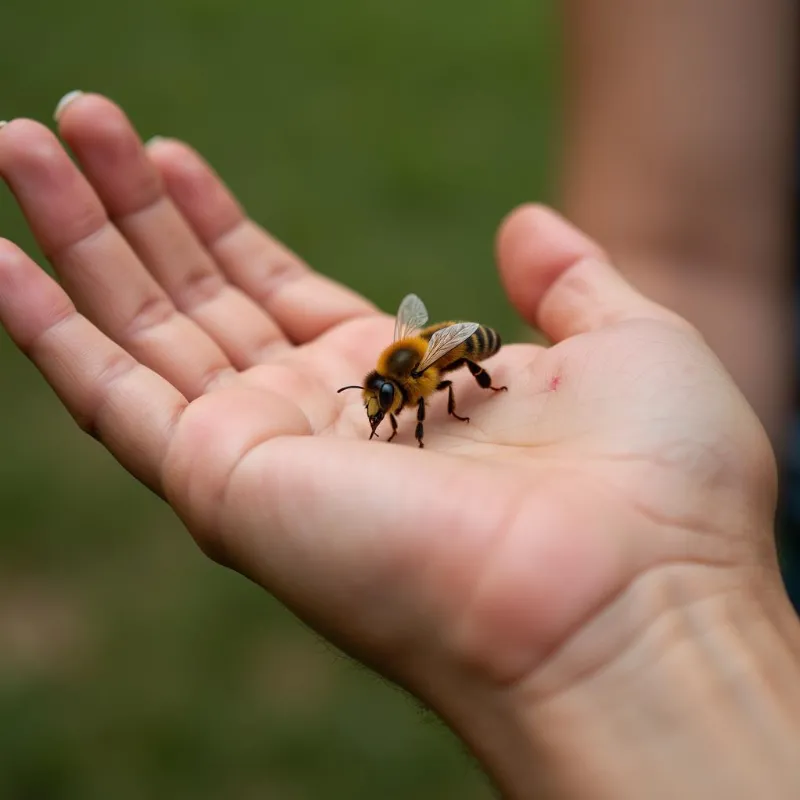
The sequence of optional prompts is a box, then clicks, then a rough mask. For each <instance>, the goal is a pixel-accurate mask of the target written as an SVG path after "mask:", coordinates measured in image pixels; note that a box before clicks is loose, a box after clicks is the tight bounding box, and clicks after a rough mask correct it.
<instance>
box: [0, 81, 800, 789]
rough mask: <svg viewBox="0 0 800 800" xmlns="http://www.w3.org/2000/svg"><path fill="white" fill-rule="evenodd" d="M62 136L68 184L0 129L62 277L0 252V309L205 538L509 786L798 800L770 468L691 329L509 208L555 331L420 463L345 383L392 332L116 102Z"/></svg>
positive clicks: (40, 152) (1, 154)
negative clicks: (504, 388) (435, 718)
mask: <svg viewBox="0 0 800 800" xmlns="http://www.w3.org/2000/svg"><path fill="white" fill-rule="evenodd" d="M59 130H60V134H61V136H62V137H63V139H64V140H65V141H66V142H67V143H68V144H69V146H70V148H71V149H72V151H73V152H74V153H75V155H76V158H77V160H78V162H79V164H80V166H81V168H82V170H83V174H81V173H80V172H79V171H78V169H77V168H76V167H74V166H73V165H72V164H71V162H70V160H69V158H68V157H67V155H66V153H65V151H64V150H63V149H62V146H61V145H60V143H59V142H58V141H57V139H56V138H55V137H54V136H53V134H51V133H50V132H49V131H48V130H47V129H46V128H45V127H44V126H42V125H40V124H38V123H36V122H33V121H30V120H16V121H12V122H11V123H9V124H8V125H7V126H6V127H5V128H3V129H2V130H0V173H1V174H2V176H3V178H4V179H5V180H6V182H7V183H8V185H9V186H10V187H11V189H12V191H13V192H14V194H15V196H16V197H17V199H18V202H19V204H20V207H21V208H22V210H23V212H24V213H25V215H26V216H27V218H28V220H29V222H30V225H31V228H32V229H33V231H34V233H35V235H36V238H37V240H38V242H39V243H40V245H41V246H42V248H43V249H44V252H45V253H46V254H47V256H48V258H49V259H50V261H51V263H52V264H53V266H54V268H55V270H56V271H57V273H58V275H59V278H60V280H61V286H59V285H58V284H57V283H56V282H54V281H53V280H51V279H50V278H49V277H48V276H47V275H46V273H44V272H43V271H42V270H40V269H39V268H38V267H37V266H36V265H35V264H34V263H33V262H32V261H31V260H30V259H29V258H28V257H27V256H26V255H25V254H24V253H23V252H21V251H20V250H19V249H18V248H17V247H16V246H15V245H13V244H12V243H10V242H7V241H3V242H2V243H0V320H1V321H2V324H3V325H4V326H5V328H6V329H7V330H8V332H9V333H10V335H11V337H12V338H13V340H14V341H15V342H16V343H17V345H18V346H19V347H20V348H21V349H22V350H23V351H24V352H25V353H27V354H28V355H29V356H30V358H31V359H32V360H33V361H34V363H35V364H36V365H37V367H38V368H39V369H40V370H41V372H42V374H43V375H44V377H45V379H46V380H47V381H48V382H49V383H50V384H51V386H52V387H53V388H54V389H55V391H56V392H57V393H58V395H59V397H60V398H61V399H62V401H63V402H64V404H65V406H66V407H67V408H68V409H69V411H70V413H71V414H72V415H73V416H74V417H75V419H76V421H77V422H78V424H80V425H81V426H82V427H83V428H84V429H85V430H87V431H89V432H90V433H91V434H92V435H94V436H96V437H97V438H98V439H99V440H100V442H101V443H102V444H103V445H104V446H105V447H107V448H108V449H109V450H110V451H111V452H112V453H113V454H114V456H115V457H116V458H117V459H118V460H119V462H120V463H121V464H122V465H123V466H124V467H125V468H126V469H128V470H129V471H130V472H131V473H132V474H133V475H134V476H135V477H136V478H138V479H139V480H141V481H143V482H144V483H145V484H146V485H148V486H149V487H151V488H152V489H153V490H154V491H155V492H158V493H159V494H160V495H161V496H163V497H164V498H165V500H166V501H167V502H168V503H169V504H170V505H171V506H172V508H173V509H174V510H175V512H176V513H177V514H178V515H179V517H180V518H181V519H182V520H183V521H184V523H185V524H186V527H187V529H188V530H189V532H190V533H191V535H192V536H193V537H194V539H195V540H196V541H197V543H198V545H199V546H200V547H201V548H202V549H203V550H204V552H205V553H207V554H208V555H209V556H210V557H212V558H214V559H216V560H217V561H219V562H220V563H222V564H225V565H227V566H229V567H231V568H233V569H235V570H238V571H239V572H241V573H242V574H243V575H245V576H247V577H249V578H250V579H252V580H253V581H255V582H257V583H258V584H260V585H261V586H263V587H264V588H265V589H266V590H267V591H269V592H271V593H273V594H274V595H276V596H277V597H278V598H280V599H281V600H282V601H283V602H284V603H286V604H287V605H288V606H289V607H290V608H291V609H292V610H293V611H294V612H295V613H297V614H298V615H299V616H300V617H302V618H303V619H305V620H306V621H307V622H309V624H311V625H312V626H313V627H315V628H316V629H317V630H318V631H319V632H320V633H321V634H322V635H324V636H326V637H328V638H330V639H331V640H332V641H333V642H335V643H336V644H338V645H339V646H340V647H342V648H343V649H345V650H346V651H348V652H349V653H351V654H353V655H354V656H355V657H356V658H358V659H360V660H362V661H363V662H364V663H366V664H368V665H370V666H372V667H373V668H375V669H377V670H379V671H380V672H382V673H383V674H384V675H386V676H388V677H389V678H391V679H393V680H395V681H396V682H398V683H399V684H400V685H402V686H404V687H405V688H407V689H408V690H409V691H411V692H413V693H414V694H415V695H416V696H417V697H419V698H420V699H421V700H422V701H423V702H425V703H427V704H428V705H430V706H431V707H432V708H433V709H434V710H435V711H436V712H437V713H438V714H439V715H441V717H442V718H443V719H444V720H445V721H446V722H447V723H448V724H450V725H451V726H452V727H453V728H454V730H455V731H456V732H457V733H458V734H459V735H460V736H461V737H462V739H463V740H464V741H465V743H466V744H467V745H468V746H469V747H470V748H472V750H473V752H474V753H475V755H476V756H477V758H478V759H479V760H480V761H481V763H482V764H483V766H484V767H485V769H486V770H487V772H488V773H489V774H490V775H492V777H493V778H494V780H495V782H496V783H497V785H498V787H500V789H501V790H502V791H503V792H504V795H505V796H507V797H511V798H527V797H573V796H580V797H588V798H594V797H598V798H600V797H614V798H621V797H634V796H637V797H638V796H643V795H642V794H641V791H644V789H645V788H647V787H652V786H658V787H662V788H663V791H664V793H663V795H662V796H664V797H667V796H669V797H673V796H681V797H701V796H702V797H708V796H713V795H711V794H708V792H707V789H708V786H709V780H712V779H717V782H716V783H715V786H721V785H723V781H724V785H725V786H727V787H728V788H729V789H730V791H729V792H728V794H726V795H725V796H726V797H753V796H769V797H775V798H781V797H784V796H786V797H789V796H796V784H795V785H794V786H793V785H792V783H791V779H792V772H791V770H792V769H794V764H795V761H796V758H795V753H794V748H793V746H791V742H792V741H797V739H796V738H793V737H796V736H798V735H800V708H798V703H797V699H796V698H797V693H796V691H792V690H791V687H792V686H793V685H796V683H793V682H796V680H797V678H798V659H800V655H799V654H800V638H799V637H798V631H797V622H796V620H795V618H794V616H793V614H792V611H791V608H790V607H789V604H788V601H787V599H786V597H785V594H784V593H783V591H782V588H781V583H780V576H779V573H778V568H777V564H776V559H775V552H774V547H773V541H772V515H773V512H774V504H775V493H776V480H775V464H774V458H773V454H772V451H771V449H770V447H769V443H768V440H767V437H766V435H765V433H764V430H763V428H762V427H761V425H760V424H759V423H758V421H757V418H756V416H755V414H754V413H753V412H752V410H751V409H750V407H749V406H748V405H747V403H746V402H745V401H744V399H743V397H742V395H741V394H740V392H739V390H738V389H737V388H736V386H735V384H734V383H733V381H732V380H731V379H730V377H729V376H728V374H727V373H726V372H725V370H724V369H723V368H722V366H721V364H720V362H719V361H718V360H717V358H716V357H715V356H714V355H713V354H712V352H711V350H710V349H709V348H708V347H707V346H706V345H705V344H704V342H703V340H702V338H701V337H700V336H699V335H698V333H697V332H696V330H695V329H694V328H693V327H692V326H691V325H689V324H688V323H687V322H685V321H684V320H683V319H681V318H680V317H678V316H677V315H675V314H674V313H672V312H670V311H668V310H666V309H664V308H663V307H661V306H659V305H657V304H655V303H653V302H652V301H649V300H647V299H645V298H644V297H642V296H641V295H640V294H638V293H637V292H636V291H635V290H634V289H632V288H631V287H630V286H629V285H628V284H627V283H626V282H625V281H624V280H623V279H622V278H621V277H620V275H619V274H618V273H617V272H616V271H615V270H614V269H613V268H612V267H611V266H610V265H609V264H608V263H607V261H606V259H605V255H604V253H603V252H602V251H601V250H600V248H599V247H598V246H597V245H596V244H595V243H594V242H592V241H591V240H590V239H588V238H586V237H585V236H584V235H583V234H581V233H580V232H579V231H577V230H576V229H575V228H573V227H572V226H571V225H569V224H568V223H567V222H566V221H565V220H563V219H561V218H560V217H559V216H557V215H556V214H554V213H553V212H552V211H550V210H548V209H545V208H542V207H538V206H525V207H522V208H520V209H518V210H516V211H515V212H514V213H512V214H511V215H510V216H509V217H508V218H507V219H506V220H505V221H504V223H503V225H502V227H501V230H500V232H499V235H498V242H497V252H498V264H499V269H500V277H501V279H502V281H503V283H504V285H505V286H506V289H507V291H508V293H509V297H510V298H511V300H512V302H513V303H514V305H515V306H516V308H517V309H518V310H519V312H520V313H521V315H522V316H523V317H524V318H525V319H526V320H527V321H529V322H530V323H535V324H537V325H538V326H540V327H541V329H542V330H544V331H545V332H546V333H547V335H548V336H549V337H550V338H551V339H552V340H553V341H554V342H556V345H555V346H554V347H552V348H549V349H544V348H542V347H537V346H535V345H530V344H519V345H515V344H512V345H508V346H506V347H504V348H503V350H502V351H501V352H500V353H499V354H498V355H497V356H496V357H495V358H493V359H491V360H490V361H488V362H487V363H486V367H487V369H489V370H490V371H491V374H492V377H493V379H494V380H495V382H496V383H497V384H506V385H508V387H509V391H508V392H503V393H502V394H497V395H493V396H491V397H489V398H486V396H485V393H484V392H482V390H480V389H479V387H477V386H475V385H474V381H473V379H472V378H471V376H469V375H461V376H457V377H455V378H454V380H455V381H456V387H457V390H458V399H459V408H460V409H461V411H462V413H469V415H470V417H471V422H470V424H469V425H466V424H464V423H461V422H459V421H457V420H451V419H448V418H447V413H446V408H445V404H444V402H441V403H438V404H436V405H435V406H434V407H432V408H431V409H430V413H429V415H428V418H427V424H426V438H425V443H426V447H425V449H424V450H419V449H418V448H417V447H416V443H415V442H414V439H413V430H412V429H411V428H410V427H409V426H404V427H403V428H401V431H400V433H399V434H398V437H397V438H396V439H395V441H394V442H393V443H392V444H386V443H385V442H383V441H377V442H376V441H375V440H373V441H371V442H370V441H368V433H369V429H368V426H367V424H366V421H365V418H364V409H363V407H362V404H361V402H360V400H359V398H358V397H357V396H355V397H350V398H348V397H346V396H345V395H338V394H337V393H336V389H337V388H338V387H339V386H341V385H342V383H343V382H344V381H346V380H347V378H348V377H350V376H358V375H363V374H365V373H366V372H367V371H368V370H369V369H370V368H372V366H373V365H374V360H375V357H376V352H375V347H374V343H375V342H376V341H387V340H389V339H390V337H391V334H392V327H393V319H392V317H391V316H390V315H387V314H384V313H381V312H379V311H378V310H376V309H375V308H374V307H373V306H372V305H371V304H370V303H369V302H367V301H366V300H364V299H363V298H360V297H359V296H357V295H356V294H354V293H353V292H351V291H350V290H348V289H346V288H344V287H342V286H339V285H338V284H336V283H334V282H332V281H330V280H328V279H326V278H323V277H322V276H320V275H318V274H316V273H314V272H312V271H311V270H310V269H309V268H308V267H307V266H306V265H305V264H303V263H302V262H301V261H300V260H299V259H298V258H297V256H295V255H294V254H292V253H291V252H290V251H289V250H288V249H286V248H285V247H284V246H283V245H281V244H279V243H277V242H276V241H275V240H274V239H273V238H272V237H270V236H269V235H268V234H267V233H265V232H264V231H263V230H261V229H260V228H259V227H258V226H256V225H255V224H254V223H253V222H252V221H250V220H248V219H247V218H246V217H245V215H244V214H243V212H242V210H241V209H240V208H239V206H238V205H237V204H236V203H235V201H234V200H233V199H232V198H231V196H230V194H229V193H228V191H227V190H226V189H225V188H224V186H223V185H222V184H221V183H220V181H219V179H218V178H217V177H216V176H215V175H214V174H213V173H212V172H211V170H210V169H209V167H208V166H207V165H206V164H205V163H204V162H203V161H202V160H201V159H200V157H199V156H198V155H197V154H196V153H195V152H193V151H192V150H191V149H190V148H188V147H187V146H186V145H183V144H181V143H179V142H176V141H160V142H157V143H155V144H153V145H152V146H151V147H150V148H148V149H147V150H146V149H145V148H144V147H143V146H142V144H141V142H140V141H139V139H138V137H137V136H136V134H135V132H134V130H133V128H132V126H131V125H130V123H129V122H128V120H127V119H126V118H125V116H124V114H123V113H122V111H121V110H120V109H119V108H118V107H117V106H115V105H114V104H113V103H111V102H110V101H108V100H107V99H105V98H102V97H99V96H95V95H83V96H80V97H78V98H77V99H75V100H74V101H73V102H72V103H71V104H70V105H69V106H67V108H66V109H65V110H64V111H63V113H62V114H61V117H60V120H59ZM111 220H113V222H112V221H111ZM73 304H74V305H73ZM310 310H313V311H310ZM353 394H357V393H353ZM387 476H391V480H387ZM401 506H402V514H398V513H393V511H394V510H396V509H398V508H400V507H401ZM733 665H736V669H733V670H732V666H733ZM631 676H635V677H634V678H632V677H631ZM710 697H713V699H714V702H711V703H709V702H706V701H705V699H707V698H710ZM766 732H769V733H770V734H772V735H771V737H768V738H765V736H766ZM787 732H789V733H790V734H791V735H788V736H787V735H785V734H786V733H787ZM779 734H783V736H781V735H779ZM765 741H769V743H770V747H768V748H767V749H766V751H765V750H764V746H763V742H765ZM740 750H743V751H745V752H748V751H749V752H758V754H759V756H763V758H762V759H761V761H757V762H756V761H752V760H751V761H748V760H747V759H732V758H731V757H730V753H731V752H739V751H740ZM675 764H681V765H682V766H681V768H680V769H676V767H675V766H674V765H675ZM576 765H578V767H576ZM709 765H714V768H715V770H716V771H714V770H712V771H711V772H709ZM753 787H756V788H758V790H759V791H760V792H761V794H757V793H756V794H754V793H753V792H752V789H753ZM762 790H763V791H762ZM670 791H672V792H673V793H670ZM748 791H749V792H750V793H749V794H747V792H748ZM790 791H794V794H790ZM737 792H738V794H737ZM648 796H653V795H652V794H651V795H648Z"/></svg>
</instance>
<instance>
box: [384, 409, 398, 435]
mask: <svg viewBox="0 0 800 800" xmlns="http://www.w3.org/2000/svg"><path fill="white" fill-rule="evenodd" d="M389 422H391V423H392V435H391V436H390V437H389V438H388V439H387V440H386V441H387V442H391V441H392V439H394V437H395V436H397V420H396V419H395V418H394V414H389Z"/></svg>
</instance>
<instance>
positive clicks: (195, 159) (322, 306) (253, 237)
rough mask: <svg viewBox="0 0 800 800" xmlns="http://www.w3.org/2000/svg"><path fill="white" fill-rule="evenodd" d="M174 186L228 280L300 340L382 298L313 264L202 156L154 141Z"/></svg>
mask: <svg viewBox="0 0 800 800" xmlns="http://www.w3.org/2000/svg"><path fill="white" fill-rule="evenodd" d="M148 152H149V153H150V157H151V158H152V160H153V162H154V163H155V164H156V166H157V167H158V169H159V170H160V172H161V175H162V177H163V179H164V181H165V183H166V186H167V190H168V191H169V194H170V196H171V197H172V199H173V200H174V202H175V205H176V206H177V207H178V208H179V209H180V211H181V213H182V214H183V215H184V217H186V219H187V220H188V221H189V223H190V224H191V226H192V227H193V228H194V231H195V233H196V234H197V236H198V237H199V238H200V240H201V241H202V242H203V243H204V244H205V246H206V247H207V248H208V250H209V251H210V252H211V253H212V255H213V256H214V258H215V259H216V261H217V263H218V264H219V265H220V267H221V268H222V270H223V271H224V272H225V274H226V275H227V276H228V280H230V281H231V282H232V283H234V284H236V285H237V286H239V287H240V288H241V289H242V290H243V291H244V292H246V293H247V294H248V295H249V296H250V297H253V298H254V299H255V300H256V301H257V302H258V303H259V304H260V305H261V306H262V307H263V308H264V309H266V311H267V313H269V314H270V316H272V317H273V318H274V319H275V321H276V322H277V323H278V324H279V325H280V326H281V328H282V329H283V330H284V331H285V332H286V335H287V336H288V337H289V338H290V339H291V340H292V341H293V342H297V343H303V342H307V341H310V340H311V339H314V338H316V337H317V336H319V335H320V334H322V333H324V332H325V331H326V330H328V329H329V328H332V327H333V326H335V325H337V324H339V323H340V322H344V321H345V320H349V319H353V318H355V317H361V316H365V315H367V314H374V313H376V309H375V306H373V305H372V304H371V303H369V302H367V301H366V300H365V299H364V298H363V297H361V296H360V295H358V294H356V293H355V292H353V291H351V290H350V289H347V288H346V287H344V286H342V285H341V284H339V283H337V282H335V281H332V280H331V279H330V278H326V277H325V276H323V275H320V274H319V273H316V272H314V271H313V270H311V269H310V268H309V267H308V266H307V265H306V264H305V263H304V262H303V261H302V260H301V259H300V258H298V256H297V255H295V254H294V253H292V252H291V251H290V250H289V249H288V248H286V247H285V246H284V245H283V244H281V243H280V242H278V241H277V240H276V239H274V238H273V237H272V236H270V235H269V234H268V233H266V231H264V230H263V229H262V228H260V227H259V226H258V225H256V224H255V223H254V222H253V221H252V220H250V219H249V218H248V217H247V216H245V214H244V212H243V210H242V209H241V207H240V206H239V205H238V203H237V202H236V201H235V200H234V198H233V196H232V195H231V193H230V191H229V190H228V189H227V187H226V186H225V185H224V184H223V183H222V182H221V181H220V179H219V177H218V176H217V175H216V174H215V173H214V172H213V171H212V169H211V168H210V167H209V166H208V164H206V162H205V161H203V159H201V158H200V156H199V155H198V154H197V153H196V152H195V151H194V150H192V149H191V148H190V147H188V146H187V145H185V144H183V143H182V142H178V141H175V140H172V139H157V140H155V141H153V142H151V144H150V145H149V146H148Z"/></svg>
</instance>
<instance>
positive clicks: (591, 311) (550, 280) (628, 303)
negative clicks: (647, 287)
mask: <svg viewBox="0 0 800 800" xmlns="http://www.w3.org/2000/svg"><path fill="white" fill-rule="evenodd" d="M497 261H498V267H499V269H500V276H501V278H502V280H503V283H504V284H505V287H506V291H507V292H508V296H509V298H510V300H511V302H512V303H513V304H514V306H515V307H516V308H517V310H518V311H519V313H520V314H521V315H522V316H523V318H524V319H526V320H527V321H528V322H530V323H531V324H533V325H538V326H539V327H540V328H541V329H542V330H543V331H544V332H545V334H547V336H549V337H550V338H551V339H552V340H553V341H555V342H559V341H561V340H563V339H567V338H569V337H570V336H575V335H577V334H579V333H586V332H589V331H593V330H599V329H601V328H606V327H609V326H611V325H615V324H617V323H619V322H623V321H625V320H629V319H635V318H650V319H659V320H662V321H669V322H671V323H674V324H685V325H688V323H685V322H684V321H683V320H681V319H680V317H678V316H677V315H675V314H673V313H672V312H670V311H668V310H667V309H665V308H664V307H662V306H660V305H658V304H657V303H654V302H652V301H651V300H648V299H647V298H645V297H644V296H643V295H641V294H639V292H637V291H636V290H635V289H634V288H633V287H632V286H631V285H630V284H629V283H628V282H627V281H625V279H624V278H623V277H622V276H621V275H620V274H619V273H618V272H617V271H616V270H615V269H614V268H613V267H612V266H611V265H610V264H609V263H608V261H607V259H606V257H605V254H604V253H603V250H602V248H601V247H600V246H599V245H598V244H597V243H596V242H594V241H592V240H591V239H589V238H588V237H587V236H584V234H582V233H581V232H580V231H579V230H577V228H575V227H573V226H572V225H570V224H569V223H568V222H567V221H566V220H564V219H563V218H562V217H560V216H559V215H558V214H556V213H555V212H554V211H552V210H551V209H548V208H545V207H543V206H535V205H528V206H522V207H520V208H518V209H516V210H515V211H514V212H512V213H511V214H510V215H509V216H508V218H507V219H506V220H505V221H504V222H503V224H502V226H501V228H500V231H499V234H498V240H497Z"/></svg>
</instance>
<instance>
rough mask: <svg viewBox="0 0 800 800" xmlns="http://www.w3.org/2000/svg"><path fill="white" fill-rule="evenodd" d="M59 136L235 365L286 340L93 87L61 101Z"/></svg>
mask: <svg viewBox="0 0 800 800" xmlns="http://www.w3.org/2000/svg"><path fill="white" fill-rule="evenodd" d="M58 122H59V128H60V132H61V135H62V137H63V138H64V140H65V141H66V142H67V143H68V144H69V146H70V147H71V148H72V150H73V151H74V153H75V155H76V156H77V158H78V161H79V162H80V164H81V166H82V167H83V171H84V173H85V174H86V176H87V177H88V178H89V181H90V182H91V184H92V186H93V187H94V189H95V191H96V192H97V194H98V195H99V196H100V199H101V200H102V201H103V204H104V205H105V207H106V209H107V211H108V213H109V215H110V217H111V218H112V220H113V221H114V223H115V225H116V226H117V228H118V229H119V230H120V231H121V232H122V233H123V235H124V236H125V238H126V239H127V240H128V242H130V244H131V246H132V247H133V249H134V251H135V252H136V253H137V254H138V256H139V258H140V260H141V261H142V263H143V264H144V265H145V267H147V269H148V270H149V271H150V273H151V274H152V275H153V276H154V277H155V279H156V280H157V281H158V283H159V284H161V286H163V287H164V289H166V291H167V294H168V295H169V296H170V297H171V298H172V301H173V303H174V304H175V306H176V307H177V308H178V309H179V310H181V311H183V312H184V313H185V314H186V315H187V316H189V317H190V318H192V319H193V320H194V321H195V322H197V324H198V325H199V326H200V327H201V328H203V330H205V331H206V332H207V333H208V334H209V335H210V336H211V338H213V339H214V341H216V342H217V343H218V344H219V345H220V347H221V348H222V349H223V350H224V351H225V353H226V354H227V356H228V358H230V360H231V362H232V363H233V364H234V365H235V366H237V367H238V368H240V369H244V368H246V367H249V366H252V365H253V364H257V363H260V362H261V361H262V360H263V355H264V353H266V352H267V351H268V350H270V349H272V348H274V347H275V346H276V345H280V344H284V345H286V344H288V343H287V342H286V339H285V337H284V336H283V334H282V332H281V330H280V328H279V327H278V326H277V325H276V324H275V322H274V321H273V320H271V319H270V318H269V316H268V315H267V314H265V313H264V311H263V309H261V308H260V307H259V306H258V305H257V304H256V303H255V302H254V301H253V300H252V299H251V298H250V297H248V296H247V295H246V294H244V293H243V292H242V291H241V290H240V289H238V288H237V287H235V286H233V285H232V284H230V283H229V282H228V281H227V280H226V279H225V276H224V275H223V274H222V272H221V271H220V270H219V268H218V267H217V265H216V264H215V262H214V259H213V258H212V257H211V255H210V253H209V252H208V251H207V250H206V249H205V247H204V246H203V245H202V244H201V243H200V241H199V240H198V238H197V237H196V236H195V234H194V232H193V231H192V229H191V228H190V227H189V225H188V223H187V222H186V220H185V219H184V218H183V216H182V215H181V214H180V212H179V211H178V210H177V209H176V208H175V205H174V203H173V202H172V200H171V199H170V198H169V196H168V195H167V194H166V192H165V189H164V183H163V181H162V180H161V176H160V174H159V172H158V170H157V169H156V168H155V166H154V165H153V163H152V162H151V161H150V159H149V158H148V157H147V153H146V151H145V149H144V146H143V144H142V142H141V140H140V139H139V136H138V135H137V133H136V131H135V130H134V128H133V125H131V123H130V121H129V120H128V118H127V117H126V116H125V114H124V113H123V112H122V110H121V109H120V108H119V106H117V105H116V104H115V103H112V102H111V101H110V100H108V99H106V98H105V97H101V96H100V95H94V94H81V93H79V94H78V95H77V96H75V97H73V98H72V99H71V100H70V101H69V102H68V103H67V104H66V105H61V107H60V109H59V113H58Z"/></svg>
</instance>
